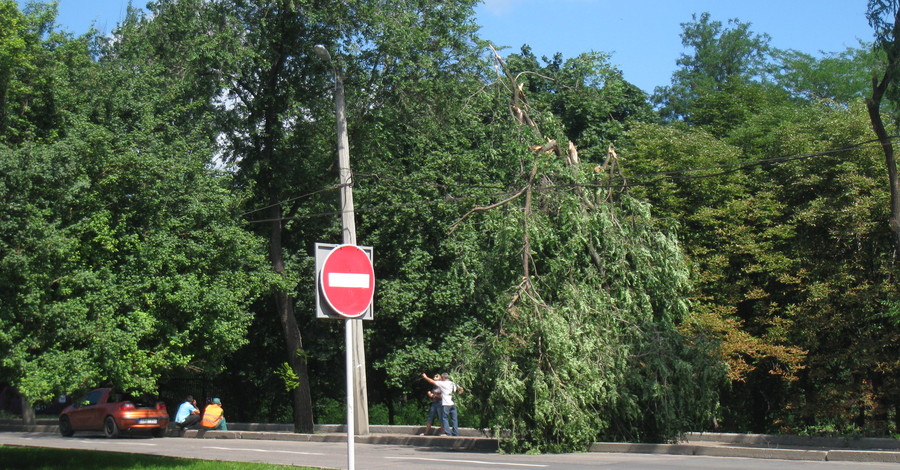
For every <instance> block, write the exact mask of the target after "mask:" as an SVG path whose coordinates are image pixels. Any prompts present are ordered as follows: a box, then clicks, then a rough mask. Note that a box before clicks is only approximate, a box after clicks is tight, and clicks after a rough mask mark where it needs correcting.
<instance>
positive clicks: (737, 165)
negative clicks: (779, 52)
mask: <svg viewBox="0 0 900 470" xmlns="http://www.w3.org/2000/svg"><path fill="white" fill-rule="evenodd" d="M897 140H900V136H894V137H891V141H897ZM878 142H879V140H878V139H872V140H867V141H865V142H860V143H856V144H853V145H849V146H846V147H842V148H838V149H832V150H823V151H821V152H811V153H805V154H795V155H784V156H780V157H771V158H764V159H759V160H748V161H740V162H732V163H722V164H718V165H709V166H704V167H696V168H686V169H682V170H672V171H661V172H654V173H643V174H638V175H631V176H629V177H628V178H629V179H637V180H640V179H646V178H653V180H651V181H645V182H630V183H626V182H624V181H623V182H621V183H571V184H561V185H551V186H541V187H538V188H536V190H537V191H539V192H547V191H551V190H562V189H575V188H595V189H617V188H631V187H642V186H651V185H654V184H657V183H659V182H660V181H662V180H664V179H701V178H713V177H718V176H722V175H726V174H729V173H734V172H735V171H739V170H742V169H746V168H751V167H754V166H761V165H766V164H779V163H786V162H790V161H795V160H807V159H811V158H818V157H828V156H832V155H835V154H838V153H842V152H847V151H850V150H855V149H858V148H861V147H864V146H866V145H871V144H873V143H878ZM716 169H724V170H726V171H720V172H717V173H710V174H704V175H690V174H689V173H694V172H699V171H708V170H716ZM353 176H354V177H356V176H359V177H361V179H365V178H374V179H377V180H378V181H387V182H393V183H396V182H400V183H403V185H405V186H408V187H410V188H412V189H414V188H415V187H421V186H430V187H433V188H436V189H444V190H454V189H456V190H459V189H502V188H501V187H500V186H499V185H485V184H445V183H435V182H432V181H427V180H422V179H408V178H398V177H391V176H383V175H378V174H364V173H354V175H353ZM395 186H400V185H395ZM341 187H342V186H341V185H332V186H329V187H328V188H323V189H320V190H317V191H313V192H310V193H306V194H303V195H300V196H297V197H293V198H290V199H286V200H284V201H281V202H278V203H275V204H270V205H268V206H265V207H261V208H259V209H254V210H252V211H248V212H245V213H244V214H241V215H242V216H243V215H247V214H251V213H253V212H258V211H260V210H263V209H266V208H269V207H272V206H274V205H277V204H282V203H286V202H291V201H295V200H298V199H302V198H305V197H309V196H312V195H315V194H318V193H321V192H325V191H330V190H334V189H339V188H341ZM518 191H520V190H519V189H515V190H507V191H503V192H498V193H493V194H485V195H477V196H451V195H447V196H444V197H442V198H440V199H434V200H429V201H420V202H417V203H416V205H417V206H423V205H434V204H440V203H446V202H455V201H464V200H467V199H472V198H475V197H478V198H497V197H509V196H510V195H513V194H515V193H517V192H518ZM405 207H409V203H398V204H386V205H380V206H372V207H368V208H357V209H356V212H372V211H379V210H394V209H401V208H405ZM342 213H343V211H326V212H318V213H312V214H301V215H295V216H292V217H285V218H280V219H259V220H252V221H250V223H266V222H276V221H287V220H297V219H306V218H314V217H324V216H334V215H340V214H342Z"/></svg>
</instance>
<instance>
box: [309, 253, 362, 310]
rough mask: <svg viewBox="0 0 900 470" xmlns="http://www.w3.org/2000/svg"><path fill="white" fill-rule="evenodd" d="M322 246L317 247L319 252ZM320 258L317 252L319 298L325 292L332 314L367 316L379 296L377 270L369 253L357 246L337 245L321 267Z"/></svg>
mask: <svg viewBox="0 0 900 470" xmlns="http://www.w3.org/2000/svg"><path fill="white" fill-rule="evenodd" d="M320 245H321V244H317V245H316V248H317V250H319V249H321V246H320ZM326 249H327V247H326ZM370 251H371V249H370ZM318 258H319V256H318V253H317V262H316V265H317V269H318V276H317V281H318V282H317V284H318V289H317V296H318V294H319V293H321V295H322V299H324V300H325V304H327V309H328V310H330V312H328V313H334V314H337V315H340V316H341V317H344V318H360V317H362V316H364V315H365V314H366V312H368V311H369V310H370V307H371V305H372V297H373V296H374V294H375V271H374V269H373V268H372V259H371V258H370V256H369V254H368V253H367V252H366V251H364V250H363V248H361V247H358V246H356V245H337V246H334V247H333V249H331V250H330V251H327V253H326V254H325V256H324V258H323V259H322V260H321V264H320V263H319V259H318ZM321 307H325V305H321ZM326 316H329V315H326Z"/></svg>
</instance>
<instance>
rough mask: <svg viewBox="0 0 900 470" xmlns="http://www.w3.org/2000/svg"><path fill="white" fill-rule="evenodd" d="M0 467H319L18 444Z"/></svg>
mask: <svg viewBox="0 0 900 470" xmlns="http://www.w3.org/2000/svg"><path fill="white" fill-rule="evenodd" d="M0 467H2V468H9V469H29V470H39V469H54V470H55V469H60V468H65V469H74V470H78V469H84V470H94V469H96V470H103V469H129V468H131V469H141V470H165V469H173V468H178V469H189V470H218V469H227V470H264V469H286V468H290V469H293V470H297V469H300V470H315V469H314V468H313V467H293V466H289V465H271V464H264V463H247V462H220V461H214V460H194V459H180V458H176V457H161V456H157V455H140V454H125V453H119V452H95V451H89V450H75V449H50V448H45V447H17V446H3V445H0Z"/></svg>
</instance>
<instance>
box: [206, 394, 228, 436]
mask: <svg viewBox="0 0 900 470" xmlns="http://www.w3.org/2000/svg"><path fill="white" fill-rule="evenodd" d="M200 425H201V426H203V427H204V428H206V429H218V430H220V431H227V430H228V425H227V424H226V423H225V410H223V409H222V400H220V399H218V398H213V399H212V403H210V404H208V405H206V409H204V410H203V419H201V420H200Z"/></svg>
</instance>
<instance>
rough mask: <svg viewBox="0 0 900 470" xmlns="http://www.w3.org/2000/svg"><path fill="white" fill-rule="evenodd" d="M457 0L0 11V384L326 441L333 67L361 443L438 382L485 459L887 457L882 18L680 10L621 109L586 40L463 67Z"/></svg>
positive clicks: (406, 418)
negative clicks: (730, 443)
mask: <svg viewBox="0 0 900 470" xmlns="http://www.w3.org/2000/svg"><path fill="white" fill-rule="evenodd" d="M475 4H476V2H475V1H474V0H473V1H464V2H450V1H439V0H429V1H422V0H416V1H413V0H408V1H407V0H404V1H363V0H358V1H345V2H342V3H341V5H340V8H337V7H335V5H332V4H329V3H328V2H325V3H322V2H314V1H297V0H294V1H284V0H278V1H276V0H252V1H241V2H237V1H231V0H215V1H206V0H204V1H200V0H160V1H158V2H152V3H151V4H150V8H151V14H149V15H145V14H144V13H142V12H141V11H140V10H136V9H130V10H129V13H128V15H127V17H126V18H125V20H124V21H123V22H122V23H121V24H120V25H118V27H117V28H116V29H115V30H114V32H113V33H112V35H111V36H109V37H103V36H101V35H100V34H99V33H98V32H96V31H91V32H88V33H87V34H84V35H82V36H74V35H72V34H70V33H66V32H63V31H60V30H58V29H57V28H56V27H55V26H54V22H55V15H56V11H55V6H54V4H52V3H51V4H41V3H35V4H30V5H29V6H27V7H26V8H24V9H20V8H19V7H18V5H17V4H16V3H14V2H12V1H11V0H0V26H3V27H2V28H0V209H2V210H3V213H4V214H5V217H4V218H3V219H2V220H0V279H2V282H0V348H2V349H3V350H4V351H8V352H7V353H6V354H4V355H3V357H2V359H0V361H2V362H0V381H3V382H8V383H10V384H12V385H14V386H16V387H18V388H19V389H20V390H21V391H22V392H23V393H24V394H25V395H26V396H27V397H28V398H29V399H30V400H32V401H33V402H36V403H39V402H41V401H46V400H49V399H51V398H52V397H53V396H54V395H56V394H60V393H68V392H71V391H73V390H76V389H79V388H84V387H89V386H93V385H97V384H100V383H104V384H112V385H117V386H121V387H124V388H127V389H130V390H136V391H154V390H156V389H158V388H160V387H165V386H167V384H168V382H167V380H166V379H167V378H176V377H183V376H184V375H187V374H193V375H196V376H199V377H201V378H200V379H199V380H204V381H208V382H209V383H210V385H209V386H210V387H219V388H221V389H222V390H221V393H222V394H223V395H224V396H223V398H224V399H228V398H229V397H228V396H227V394H232V395H233V396H234V398H235V400H233V401H235V402H237V401H241V402H246V403H247V405H246V406H245V409H243V410H241V411H240V413H241V414H242V417H243V419H247V420H251V419H252V420H269V419H275V420H285V421H293V422H294V424H295V429H296V430H297V431H298V432H311V431H312V426H313V423H314V422H323V421H322V420H326V419H341V417H342V412H343V410H342V407H341V406H340V405H335V403H337V402H336V401H335V400H340V399H341V392H340V391H341V390H343V386H342V385H343V374H342V373H339V371H338V369H339V368H338V367H335V364H340V363H342V360H343V359H342V357H343V352H342V349H341V347H340V346H339V345H340V341H339V339H340V338H341V337H342V335H341V333H340V331H339V328H338V326H337V325H336V324H335V322H327V321H323V320H316V319H315V318H314V312H315V306H314V304H313V302H314V297H315V295H314V291H313V285H314V283H313V275H314V272H313V267H314V261H313V258H312V247H313V244H314V243H316V242H337V241H340V233H341V230H340V226H339V224H340V222H339V221H340V217H339V212H338V211H339V209H338V204H337V199H338V191H337V189H338V188H339V184H338V183H339V179H338V175H337V169H336V166H335V164H334V154H335V152H334V145H335V144H334V104H333V101H332V100H333V98H334V96H333V95H332V93H333V90H334V88H333V86H334V83H335V79H336V78H340V79H341V80H342V81H343V83H344V84H345V85H346V86H345V90H346V102H347V105H348V106H347V120H348V125H349V131H350V136H349V137H350V153H351V156H352V165H351V167H352V168H353V170H354V172H353V178H352V185H353V191H354V195H355V196H354V197H355V201H356V204H357V208H356V212H357V219H358V221H357V230H358V241H359V243H360V244H362V245H370V246H373V247H375V268H376V272H377V276H378V279H379V284H378V289H377V292H376V301H375V312H376V313H375V320H374V321H372V322H367V323H366V325H365V339H366V341H365V344H366V356H367V358H368V364H367V375H368V385H369V389H368V394H369V405H370V406H371V407H372V408H373V412H371V413H370V416H372V421H373V422H376V421H380V422H389V423H397V424H416V423H417V422H418V421H419V420H420V419H421V416H419V415H418V413H419V411H422V410H424V409H425V401H424V399H423V396H424V391H425V388H424V385H423V384H421V383H420V382H416V378H417V377H419V376H420V374H421V373H422V372H423V371H432V372H437V371H450V372H452V373H453V375H454V379H455V380H456V381H457V382H459V383H461V384H462V385H463V386H464V387H465V388H466V389H467V390H469V391H471V392H472V393H471V394H464V395H462V396H461V397H459V398H460V403H461V406H462V407H463V413H462V420H463V424H464V425H467V426H476V427H481V428H490V429H493V430H495V431H498V432H499V433H500V434H499V435H501V436H504V438H503V440H502V445H503V447H504V449H505V450H507V451H515V452H541V451H543V452H547V451H575V450H583V449H585V448H586V447H587V446H588V445H589V444H590V443H591V442H593V441H595V440H599V439H606V440H639V441H656V442H659V441H674V440H677V439H678V438H679V437H680V436H681V434H682V433H684V432H687V431H704V430H714V429H715V430H727V431H736V432H747V431H750V432H795V433H806V434H811V433H842V434H854V435H860V434H865V435H889V434H892V433H893V434H896V433H897V432H898V425H900V420H898V418H897V417H898V416H900V413H898V399H900V383H898V382H897V380H896V373H897V366H898V364H897V359H896V357H897V353H898V351H897V344H898V341H897V339H898V338H897V333H896V331H897V318H898V314H900V308H898V305H900V302H898V298H900V297H898V294H900V292H898V289H897V286H896V282H895V279H896V275H897V272H896V269H897V264H896V251H895V239H896V233H895V232H894V231H892V229H893V228H894V227H893V226H892V225H891V224H890V223H889V221H890V220H893V218H894V216H893V212H892V211H893V206H892V204H894V203H895V199H896V198H893V199H892V197H891V187H890V186H889V185H888V184H886V183H891V181H893V180H895V179H896V175H895V171H894V172H893V173H892V170H891V166H890V165H891V163H890V162H891V156H890V155H891V154H890V153H887V152H888V151H889V150H890V146H891V145H892V142H893V140H894V139H893V138H892V137H890V136H891V135H893V133H895V132H896V129H895V127H896V123H897V120H896V119H895V116H894V114H895V113H894V110H895V109H897V108H896V100H895V99H894V94H893V93H894V90H895V87H894V85H895V82H896V76H897V75H896V71H895V70H894V68H895V66H896V60H895V59H896V57H894V56H895V55H896V54H894V49H895V48H896V47H895V46H896V43H897V41H896V39H897V38H896V34H895V31H894V30H895V28H894V25H895V24H896V22H895V21H894V19H895V15H896V5H895V4H894V2H882V1H873V2H870V10H869V14H870V18H871V21H872V25H873V28H875V30H876V33H877V34H876V41H875V42H874V43H873V44H867V43H860V45H859V47H858V48H848V49H846V50H844V51H835V52H832V53H826V54H823V55H821V56H811V55H808V54H805V53H802V52H799V51H790V50H788V51H782V50H776V49H774V48H773V47H772V46H771V45H770V38H769V36H768V35H766V34H764V33H756V32H754V31H753V30H752V25H751V24H749V23H745V22H742V21H740V20H739V19H731V20H728V21H727V22H726V23H723V22H721V21H718V20H716V19H714V18H712V16H711V15H710V14H708V13H699V14H696V15H694V17H693V19H692V21H690V22H687V23H684V24H682V28H683V33H682V45H683V46H685V48H686V53H685V54H684V55H683V56H682V57H681V58H680V59H679V60H678V62H677V65H678V69H677V70H676V72H675V73H674V74H673V76H672V82H671V84H670V85H669V86H666V87H661V88H659V89H657V90H655V93H654V94H653V96H648V95H647V94H646V93H645V92H643V91H642V90H640V89H638V88H637V87H635V86H634V85H633V84H631V83H630V82H629V81H628V77H626V76H625V75H624V74H623V72H622V71H621V70H619V69H618V68H617V67H616V65H615V64H614V63H612V61H611V60H612V59H611V57H610V56H609V55H607V54H605V53H603V52H586V53H584V54H580V55H577V56H575V57H570V58H566V57H563V56H562V55H561V54H556V55H554V56H553V57H550V58H547V57H541V58H538V57H536V56H535V55H534V54H533V52H532V50H531V49H530V48H529V47H528V46H527V45H524V46H523V47H522V48H521V49H519V51H518V52H515V53H504V51H498V50H496V49H494V48H493V47H491V46H490V44H489V43H488V42H487V41H485V40H484V38H481V37H480V36H479V33H478V28H477V25H476V24H475V22H474V10H473V8H474V6H475ZM892 8H893V9H892ZM892 15H894V16H892ZM318 44H321V45H324V46H325V47H326V48H327V49H329V50H330V51H331V56H332V59H331V60H332V61H331V62H325V61H323V60H322V59H320V58H318V57H316V56H315V55H314V54H313V47H314V46H315V45H318ZM504 54H505V55H504ZM873 71H874V72H876V74H877V75H876V81H875V82H874V83H873V82H872V81H871V77H872V72H873ZM879 126H880V127H879ZM873 130H874V131H875V132H873ZM886 157H887V158H886ZM886 164H887V165H886ZM885 168H887V169H888V171H887V172H885ZM886 173H887V174H888V178H885V174H886ZM284 378H286V379H288V380H287V381H285V380H283V379H284ZM225 382H227V383H228V384H229V385H228V387H227V389H226V388H225V387H224V386H222V385H221V384H222V383H225ZM420 407H421V410H420V409H419V408H420ZM335 416H336V418H335Z"/></svg>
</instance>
